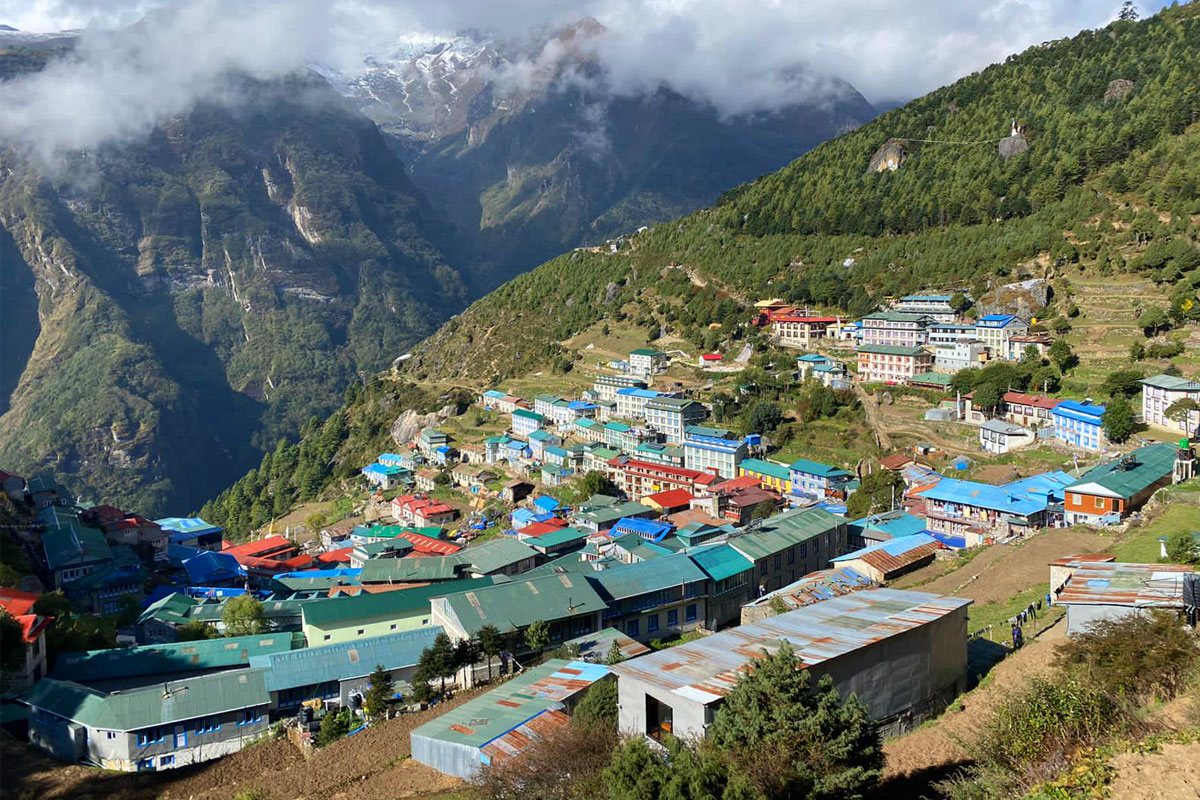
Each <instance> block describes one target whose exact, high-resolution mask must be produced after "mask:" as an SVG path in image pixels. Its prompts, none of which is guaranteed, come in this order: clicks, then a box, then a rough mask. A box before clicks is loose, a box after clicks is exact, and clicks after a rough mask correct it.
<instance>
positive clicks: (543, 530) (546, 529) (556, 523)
mask: <svg viewBox="0 0 1200 800" xmlns="http://www.w3.org/2000/svg"><path fill="white" fill-rule="evenodd" d="M566 525H567V523H565V522H563V521H562V520H561V519H559V518H558V517H552V518H550V519H548V520H546V521H545V522H531V523H529V524H528V525H526V526H525V527H524V528H521V531H520V533H521V535H522V536H545V535H546V534H547V533H554V532H555V531H558V530H562V529H563V528H565V527H566Z"/></svg>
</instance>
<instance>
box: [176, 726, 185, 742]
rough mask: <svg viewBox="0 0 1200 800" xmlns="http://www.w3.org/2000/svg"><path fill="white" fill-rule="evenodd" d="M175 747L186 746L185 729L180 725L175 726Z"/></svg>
mask: <svg viewBox="0 0 1200 800" xmlns="http://www.w3.org/2000/svg"><path fill="white" fill-rule="evenodd" d="M175 747H176V748H179V747H187V730H186V729H185V728H184V727H183V726H182V725H176V726H175Z"/></svg>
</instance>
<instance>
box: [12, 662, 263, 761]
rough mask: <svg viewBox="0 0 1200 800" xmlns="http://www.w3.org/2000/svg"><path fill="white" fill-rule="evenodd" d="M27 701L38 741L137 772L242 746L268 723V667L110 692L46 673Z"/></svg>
mask: <svg viewBox="0 0 1200 800" xmlns="http://www.w3.org/2000/svg"><path fill="white" fill-rule="evenodd" d="M22 702H24V703H25V704H26V705H28V706H29V707H30V715H29V741H30V743H31V744H32V745H33V746H34V747H36V748H38V749H39V750H42V751H44V752H46V753H49V754H50V755H52V756H54V757H55V758H58V759H61V760H63V761H69V762H72V763H75V762H81V763H84V764H93V765H95V766H98V767H103V768H105V769H111V770H120V771H124V772H133V771H146V770H162V769H172V768H174V767H182V766H185V765H187V764H195V763H199V762H201V761H208V760H210V759H213V758H219V757H221V756H224V755H228V754H230V753H235V752H237V751H238V750H241V749H242V748H243V747H244V746H245V745H246V744H248V743H249V742H251V741H253V740H254V739H256V738H258V737H259V736H261V735H262V734H263V732H264V731H265V730H266V728H267V725H268V716H269V715H268V706H269V705H270V702H271V698H270V695H269V694H268V692H267V685H266V680H265V676H264V673H263V671H262V670H255V669H238V670H228V671H226V672H217V673H214V674H211V675H198V676H193V677H190V678H187V679H186V680H178V681H177V680H170V681H166V682H165V683H155V684H153V685H151V686H146V687H144V688H140V689H132V690H124V691H120V692H112V693H106V692H102V691H99V690H96V689H91V688H88V687H86V686H83V685H81V684H78V683H73V682H71V681H59V680H52V679H49V678H47V679H45V680H42V681H40V682H39V683H38V684H37V685H36V686H35V687H34V688H33V691H32V692H30V694H29V695H28V696H27V697H26V698H25V699H24V700H23V701H22Z"/></svg>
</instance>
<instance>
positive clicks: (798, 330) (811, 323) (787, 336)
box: [771, 314, 841, 347]
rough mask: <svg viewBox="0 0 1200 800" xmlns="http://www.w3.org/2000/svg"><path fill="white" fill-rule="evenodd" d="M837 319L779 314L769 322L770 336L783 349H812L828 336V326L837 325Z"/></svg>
mask: <svg viewBox="0 0 1200 800" xmlns="http://www.w3.org/2000/svg"><path fill="white" fill-rule="evenodd" d="M840 321H841V320H839V319H838V318H837V317H807V316H800V315H796V314H780V315H779V316H777V317H775V318H774V319H773V320H772V321H771V335H772V336H773V337H774V338H775V341H777V342H778V343H779V344H781V345H783V346H784V347H812V345H813V343H814V342H816V341H818V340H819V339H824V338H825V337H826V336H828V335H829V326H830V325H837V324H838V323H839V322H840Z"/></svg>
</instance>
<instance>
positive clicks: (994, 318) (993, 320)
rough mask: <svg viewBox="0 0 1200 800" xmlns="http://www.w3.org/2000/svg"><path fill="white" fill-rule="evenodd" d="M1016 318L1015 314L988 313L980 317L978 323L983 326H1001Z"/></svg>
mask: <svg viewBox="0 0 1200 800" xmlns="http://www.w3.org/2000/svg"><path fill="white" fill-rule="evenodd" d="M1016 318H1017V317H1016V315H1015V314H988V315H987V316H985V317H980V318H979V323H978V324H980V325H982V326H983V327H985V328H1003V327H1004V326H1005V325H1007V324H1008V323H1010V322H1012V321H1013V320H1014V319H1016Z"/></svg>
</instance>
